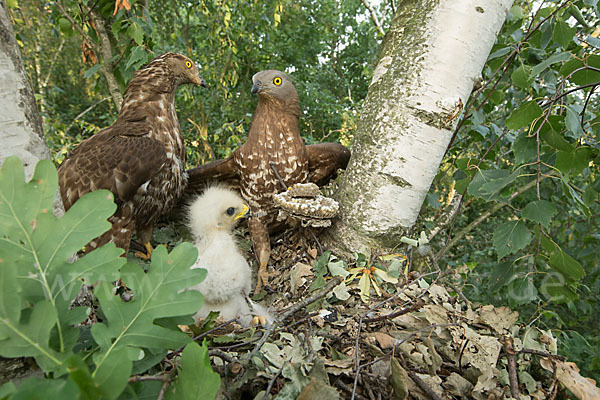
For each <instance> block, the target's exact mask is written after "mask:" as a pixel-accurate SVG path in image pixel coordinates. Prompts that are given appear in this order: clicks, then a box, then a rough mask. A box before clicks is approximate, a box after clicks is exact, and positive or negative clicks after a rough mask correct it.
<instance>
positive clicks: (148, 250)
mask: <svg viewBox="0 0 600 400" xmlns="http://www.w3.org/2000/svg"><path fill="white" fill-rule="evenodd" d="M144 247H145V248H146V253H142V252H141V251H136V252H135V256H136V257H139V258H141V259H143V260H150V259H151V258H152V252H153V251H154V248H153V247H152V245H151V244H150V242H146V243H144Z"/></svg>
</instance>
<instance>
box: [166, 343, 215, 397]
mask: <svg viewBox="0 0 600 400" xmlns="http://www.w3.org/2000/svg"><path fill="white" fill-rule="evenodd" d="M220 386H221V377H220V376H219V374H217V373H216V372H214V371H213V370H212V368H211V366H210V359H209V358H208V346H207V345H206V342H203V343H202V346H200V345H199V344H198V343H195V342H191V343H189V344H187V345H186V346H185V349H184V350H183V352H182V353H181V370H179V373H178V374H177V382H176V383H175V385H174V387H173V389H172V391H171V392H169V396H168V397H167V398H168V399H183V400H205V399H206V400H208V399H214V398H215V396H216V395H217V391H218V390H219V387H220Z"/></svg>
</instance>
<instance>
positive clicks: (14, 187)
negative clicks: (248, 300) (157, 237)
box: [0, 157, 219, 399]
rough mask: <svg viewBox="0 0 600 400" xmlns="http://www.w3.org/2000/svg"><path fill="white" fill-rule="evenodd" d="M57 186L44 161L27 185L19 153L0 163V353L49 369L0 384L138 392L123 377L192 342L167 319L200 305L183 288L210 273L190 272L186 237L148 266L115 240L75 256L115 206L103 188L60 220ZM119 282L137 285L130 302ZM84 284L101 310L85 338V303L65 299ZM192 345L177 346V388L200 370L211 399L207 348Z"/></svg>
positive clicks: (67, 393) (20, 392)
mask: <svg viewBox="0 0 600 400" xmlns="http://www.w3.org/2000/svg"><path fill="white" fill-rule="evenodd" d="M57 183H58V176H57V173H56V169H55V168H54V166H53V165H52V163H51V162H50V161H40V162H39V163H38V165H37V166H36V169H35V173H34V175H33V178H32V179H31V180H30V181H29V182H28V183H26V182H25V179H24V168H23V165H22V164H21V162H20V161H19V159H18V158H16V157H9V158H7V159H6V160H5V161H4V163H3V165H2V168H1V169H0V218H1V219H2V224H1V225H0V229H1V230H0V266H1V267H2V268H0V283H1V285H2V291H1V292H0V355H2V356H3V357H25V356H26V357H33V358H35V361H36V362H37V364H38V365H39V366H40V368H41V369H42V370H43V371H44V372H45V373H46V376H47V377H46V378H45V379H40V378H37V377H36V378H29V379H27V380H25V381H24V382H23V383H21V384H20V385H19V386H18V387H15V386H14V385H12V384H8V385H5V386H3V387H2V389H0V390H1V391H2V393H4V394H6V395H10V397H9V398H11V399H20V398H38V397H39V398H42V397H43V398H48V396H51V397H50V398H61V399H72V398H73V399H74V398H86V399H100V398H107V399H115V398H117V397H119V396H120V395H121V393H122V392H123V391H124V390H126V388H127V386H128V385H129V386H130V388H128V390H130V391H133V392H136V390H138V389H140V388H136V387H134V386H133V385H132V384H129V383H128V382H129V379H130V376H131V375H132V371H133V370H134V369H136V370H139V367H140V365H142V366H144V367H143V369H141V371H140V372H143V371H145V370H146V369H148V368H150V367H152V366H153V365H155V364H156V363H158V362H159V361H160V360H162V358H163V357H165V355H166V354H167V352H168V351H169V350H170V349H177V348H179V347H180V346H183V345H185V344H188V343H190V342H191V339H190V337H189V336H188V335H186V334H184V333H183V332H181V331H180V330H179V329H177V327H176V326H175V327H173V328H171V327H169V324H166V323H165V322H164V320H165V318H166V317H168V318H171V319H173V318H178V317H182V316H189V315H191V314H193V313H195V312H196V311H197V310H198V308H199V307H200V306H201V304H202V295H201V294H200V293H199V292H197V291H184V289H186V288H187V287H189V286H191V285H195V284H198V283H200V282H201V281H202V280H203V279H204V278H205V276H206V271H205V270H202V269H194V270H190V268H189V267H190V266H191V265H192V264H193V263H194V262H195V261H196V258H197V250H196V248H195V247H194V246H193V245H191V244H190V243H184V244H181V245H179V246H177V247H176V248H175V249H174V250H173V251H172V252H171V253H170V254H167V250H166V248H164V247H162V246H161V247H160V248H158V249H157V250H156V251H155V252H154V253H153V257H152V264H151V266H150V269H149V271H148V272H147V273H145V272H144V271H143V270H142V268H140V266H138V265H134V264H125V262H126V259H125V258H123V257H120V255H121V253H122V252H123V250H122V249H118V248H116V247H115V246H114V244H112V243H111V244H108V245H106V246H103V247H101V248H99V249H97V250H95V251H93V252H91V253H90V254H87V255H85V256H83V257H81V258H79V259H76V260H75V261H73V260H71V258H72V256H73V255H74V254H75V253H77V251H78V250H79V249H81V248H82V247H84V246H85V244H86V243H88V242H89V241H90V240H92V239H94V238H95V237H97V236H99V235H101V234H102V233H104V231H106V230H107V229H108V228H109V227H110V224H109V223H108V221H107V218H108V217H109V216H110V215H112V214H113V213H114V211H115V209H116V206H115V203H114V201H113V195H112V193H110V192H108V191H106V190H99V191H96V192H92V193H88V194H87V195H85V196H83V197H82V198H81V199H80V200H79V201H77V202H76V203H75V204H74V205H73V207H71V208H70V209H69V211H67V212H66V213H65V215H64V216H63V217H61V218H56V217H55V216H54V214H53V212H52V210H53V200H54V196H55V193H56V189H57ZM124 264H125V265H124ZM117 279H120V280H122V281H124V282H125V283H126V284H127V285H128V287H129V288H130V289H131V290H132V291H133V294H134V295H133V299H131V300H130V301H128V302H125V301H123V300H122V299H121V297H120V296H117V295H115V292H114V286H113V284H112V283H111V282H112V281H114V280H117ZM84 284H85V285H94V293H95V295H96V296H97V298H98V301H99V306H100V307H99V311H98V313H101V315H102V316H103V317H102V319H103V321H102V322H97V323H95V324H93V325H92V327H91V338H90V336H89V331H90V328H89V326H86V324H82V323H83V322H84V321H85V320H86V318H87V317H88V315H89V313H90V310H89V309H88V308H86V307H75V308H72V307H71V306H70V304H71V301H72V300H73V299H74V298H75V296H76V295H77V294H78V292H79V290H80V289H81V287H82V285H84ZM159 319H160V321H161V323H162V324H163V325H158V324H157V322H158V320H159ZM86 332H87V333H86ZM90 339H93V340H91V341H90ZM191 343H192V346H191V347H190V346H189V344H188V347H187V348H186V350H185V351H184V352H183V356H182V357H183V358H182V370H181V373H180V379H179V383H178V384H177V385H178V386H177V387H179V386H181V385H183V386H181V387H185V386H186V385H189V384H188V383H186V382H189V380H190V374H192V375H195V374H200V375H201V376H203V377H204V382H205V384H204V386H202V388H201V389H200V390H202V391H203V393H204V396H205V397H203V398H211V397H214V395H215V393H216V390H217V389H218V387H219V378H218V376H217V377H216V376H215V375H216V374H215V373H214V372H212V370H211V369H210V365H209V363H208V361H207V360H208V358H207V353H206V347H205V346H204V347H203V348H202V349H201V348H200V347H199V346H198V345H195V344H194V343H193V342H191ZM194 346H195V347H196V348H195V347H194ZM188 349H189V350H188ZM143 389H144V387H142V390H143ZM52 396H53V397H52Z"/></svg>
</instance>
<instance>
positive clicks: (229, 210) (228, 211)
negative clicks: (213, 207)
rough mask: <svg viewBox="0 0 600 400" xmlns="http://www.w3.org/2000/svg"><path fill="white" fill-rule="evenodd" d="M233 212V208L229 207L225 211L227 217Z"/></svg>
mask: <svg viewBox="0 0 600 400" xmlns="http://www.w3.org/2000/svg"><path fill="white" fill-rule="evenodd" d="M234 212H235V210H234V209H233V207H229V208H228V209H227V215H229V216H231V215H233V213H234Z"/></svg>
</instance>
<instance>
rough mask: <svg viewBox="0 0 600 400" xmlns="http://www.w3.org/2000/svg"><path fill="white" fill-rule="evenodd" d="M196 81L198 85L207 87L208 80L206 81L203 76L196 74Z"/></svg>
mask: <svg viewBox="0 0 600 400" xmlns="http://www.w3.org/2000/svg"><path fill="white" fill-rule="evenodd" d="M194 83H195V84H196V85H200V86H202V87H203V88H205V87H206V82H204V79H202V77H200V76H196V77H195V79H194Z"/></svg>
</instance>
